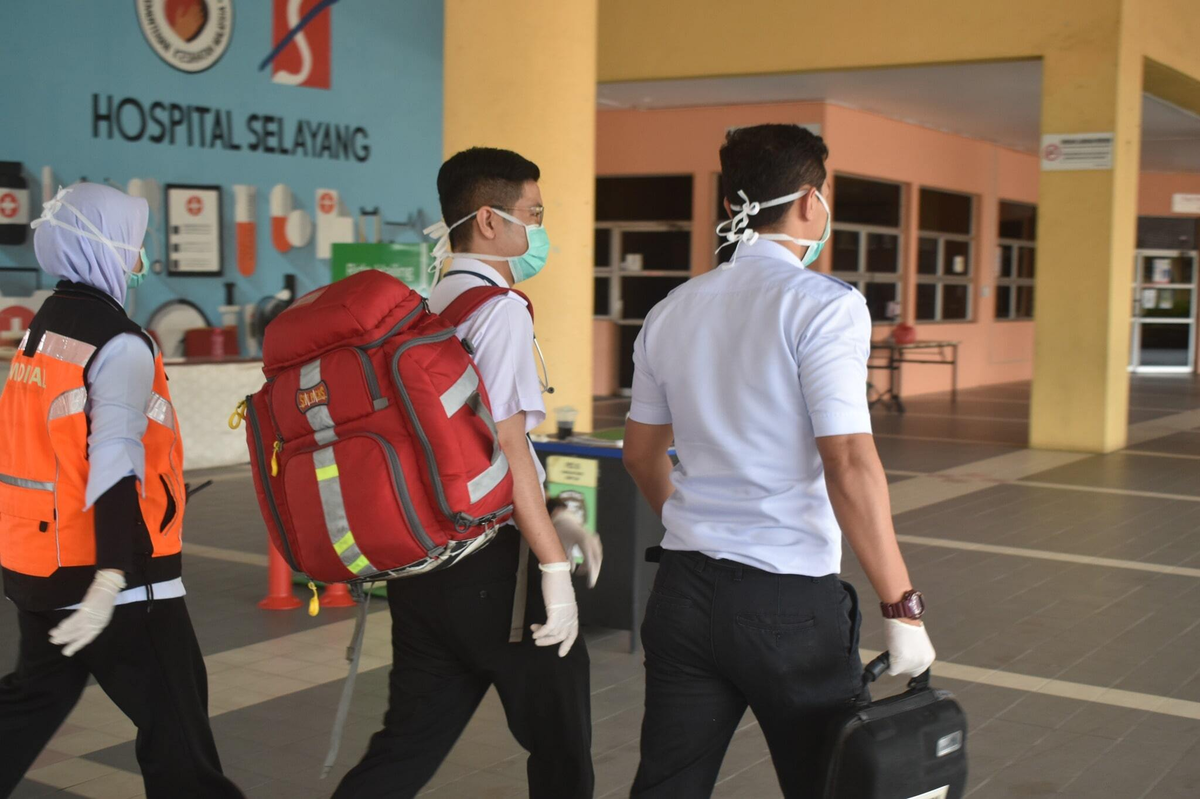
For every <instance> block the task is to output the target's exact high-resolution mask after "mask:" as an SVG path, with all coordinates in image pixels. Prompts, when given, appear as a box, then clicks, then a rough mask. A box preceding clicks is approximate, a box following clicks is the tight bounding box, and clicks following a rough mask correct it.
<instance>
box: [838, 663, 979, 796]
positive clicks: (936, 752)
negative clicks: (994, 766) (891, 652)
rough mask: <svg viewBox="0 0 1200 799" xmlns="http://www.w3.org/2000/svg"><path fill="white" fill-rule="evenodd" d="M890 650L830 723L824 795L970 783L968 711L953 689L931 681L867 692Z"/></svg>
mask: <svg viewBox="0 0 1200 799" xmlns="http://www.w3.org/2000/svg"><path fill="white" fill-rule="evenodd" d="M888 662H889V661H888V653H887V652H884V653H883V654H882V655H880V656H879V657H877V658H875V659H874V660H872V661H871V662H870V663H868V664H867V667H866V669H864V671H863V691H862V694H861V695H860V696H859V698H858V699H857V700H856V701H855V702H854V704H853V706H852V707H850V708H848V709H847V710H846V711H845V713H844V714H842V715H841V716H839V717H838V718H837V719H836V720H835V722H834V724H833V725H832V726H831V728H830V735H829V741H830V745H829V750H828V752H827V753H826V758H827V759H826V764H827V767H826V779H825V792H824V794H823V796H824V797H825V799H961V797H962V796H963V794H964V793H965V791H966V784H967V717H966V714H964V713H963V710H962V708H961V707H960V706H959V704H958V702H956V701H954V695H953V694H951V693H950V692H949V691H942V690H937V689H935V688H932V687H930V685H929V670H928V669H926V670H925V671H924V672H923V673H921V674H919V675H917V676H916V677H914V678H912V679H911V680H910V681H909V683H908V690H906V691H905V692H904V693H902V694H897V695H896V696H889V697H888V698H886V699H880V700H879V701H878V702H872V701H871V700H870V692H869V690H868V688H869V686H870V684H871V683H872V682H874V681H875V680H876V679H878V678H879V676H880V675H881V674H883V673H884V672H885V671H886V670H887V667H888Z"/></svg>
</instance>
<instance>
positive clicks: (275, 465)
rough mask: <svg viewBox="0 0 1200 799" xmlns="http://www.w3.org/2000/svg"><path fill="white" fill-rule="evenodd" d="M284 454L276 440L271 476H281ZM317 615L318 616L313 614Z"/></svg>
mask: <svg viewBox="0 0 1200 799" xmlns="http://www.w3.org/2000/svg"><path fill="white" fill-rule="evenodd" d="M281 452H283V442H282V441H280V440H279V439H278V438H277V439H275V447H274V449H272V450H271V476H272V477H278V476H279V453H281ZM312 615H314V616H315V615H317V614H315V613H314V614H312Z"/></svg>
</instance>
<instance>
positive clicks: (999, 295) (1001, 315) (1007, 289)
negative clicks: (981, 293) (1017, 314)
mask: <svg viewBox="0 0 1200 799" xmlns="http://www.w3.org/2000/svg"><path fill="white" fill-rule="evenodd" d="M1012 292H1013V290H1012V286H996V318H997V319H1010V318H1012V307H1011V306H1012Z"/></svg>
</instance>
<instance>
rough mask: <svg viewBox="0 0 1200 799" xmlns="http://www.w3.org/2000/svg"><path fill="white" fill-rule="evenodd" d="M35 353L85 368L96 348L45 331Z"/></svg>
mask: <svg viewBox="0 0 1200 799" xmlns="http://www.w3.org/2000/svg"><path fill="white" fill-rule="evenodd" d="M37 351H38V354H39V355H45V356H46V357H47V358H54V359H55V360H58V361H66V362H67V363H73V364H75V365H76V366H87V362H88V361H89V360H91V358H92V355H94V354H95V353H96V348H95V347H93V346H92V345H91V344H87V343H85V342H83V341H77V340H75V339H73V338H71V337H69V336H61V335H59V334H58V333H51V332H49V331H46V332H45V333H43V334H42V340H41V341H39V342H38V346H37Z"/></svg>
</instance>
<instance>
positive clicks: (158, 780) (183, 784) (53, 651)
mask: <svg viewBox="0 0 1200 799" xmlns="http://www.w3.org/2000/svg"><path fill="white" fill-rule="evenodd" d="M69 615H70V612H69V611H62V610H59V611H52V612H49V613H30V612H27V611H23V610H18V621H19V623H20V630H21V640H20V644H19V647H20V649H19V652H18V654H17V668H16V671H14V672H13V673H12V674H9V675H8V676H7V677H4V678H3V679H2V680H0V753H3V754H2V755H0V797H7V796H8V795H9V794H11V793H12V792H13V790H14V789H15V788H16V787H17V783H19V782H20V781H21V778H22V777H23V776H24V774H25V772H26V771H27V770H28V769H29V766H30V765H31V764H32V763H33V761H34V760H36V759H37V756H38V754H39V753H41V751H42V749H43V748H45V746H46V744H47V743H48V742H49V741H50V739H51V738H52V737H53V736H54V733H55V731H56V730H57V729H58V728H59V726H61V725H62V723H63V721H64V720H65V719H66V718H67V716H68V715H69V714H70V712H71V709H72V708H73V707H75V703H76V702H78V701H79V696H80V694H82V693H83V689H84V687H85V686H86V685H87V680H88V676H89V675H91V676H93V677H95V678H96V682H98V683H99V684H100V687H101V688H102V689H104V692H105V693H106V694H108V696H109V697H110V698H111V699H112V700H113V702H114V703H116V705H117V707H119V708H120V709H121V711H122V712H123V713H124V714H125V715H126V716H128V717H129V719H130V720H131V721H132V722H133V723H134V724H135V725H137V729H138V734H137V759H138V764H139V765H140V766H141V770H142V779H143V780H144V781H145V785H146V796H147V797H148V798H149V799H177V798H183V797H196V799H214V798H215V799H224V797H241V796H242V792H241V791H240V790H238V789H237V787H236V786H235V785H234V784H233V783H232V782H230V781H229V780H228V779H227V778H226V777H225V775H224V774H223V773H222V771H221V760H220V758H219V757H218V756H217V746H216V743H214V741H213V736H212V730H211V728H210V727H209V723H208V674H207V672H206V671H205V668H204V659H203V657H202V656H201V654H200V646H199V644H197V643H196V633H195V632H194V631H193V629H192V621H191V619H190V618H189V616H188V612H187V606H186V605H185V604H184V600H183V598H182V597H180V598H178V599H165V600H159V601H157V602H154V603H153V604H152V605H149V606H148V605H147V604H146V603H145V602H137V603H133V604H129V605H118V606H117V607H116V608H114V610H113V617H112V621H111V622H109V625H108V627H106V628H105V629H104V631H103V632H102V633H100V635H99V636H97V638H96V640H94V641H92V643H90V644H88V645H87V646H85V647H84V648H83V649H81V650H80V651H79V652H77V653H76V654H75V655H74V657H65V656H64V655H63V654H62V647H59V646H55V645H54V644H51V643H50V630H52V629H53V628H54V627H55V626H56V625H57V624H58V623H59V622H60V621H62V620H63V619H65V618H66V617H67V616H69Z"/></svg>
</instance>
